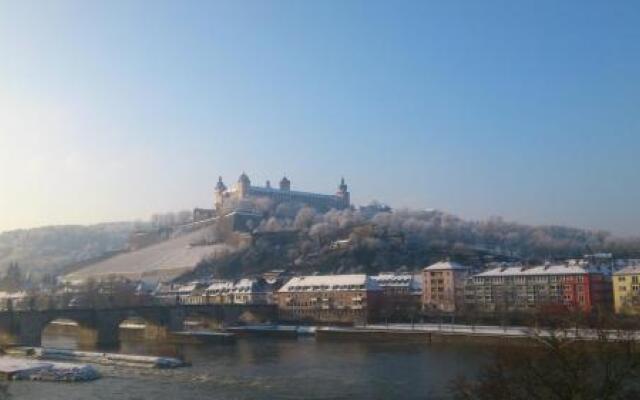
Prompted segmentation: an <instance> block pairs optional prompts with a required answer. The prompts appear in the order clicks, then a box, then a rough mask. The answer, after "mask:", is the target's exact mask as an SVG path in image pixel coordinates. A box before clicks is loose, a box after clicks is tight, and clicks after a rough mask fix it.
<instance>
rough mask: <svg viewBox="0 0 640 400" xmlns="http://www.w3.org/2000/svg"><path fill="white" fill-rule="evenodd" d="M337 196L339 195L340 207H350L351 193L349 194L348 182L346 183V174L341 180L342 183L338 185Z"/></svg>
mask: <svg viewBox="0 0 640 400" xmlns="http://www.w3.org/2000/svg"><path fill="white" fill-rule="evenodd" d="M336 196H337V197H338V199H339V202H340V204H338V208H349V206H350V205H351V198H350V197H351V195H350V194H349V190H348V187H347V184H346V183H344V176H343V177H342V179H341V180H340V185H338V191H337V192H336Z"/></svg>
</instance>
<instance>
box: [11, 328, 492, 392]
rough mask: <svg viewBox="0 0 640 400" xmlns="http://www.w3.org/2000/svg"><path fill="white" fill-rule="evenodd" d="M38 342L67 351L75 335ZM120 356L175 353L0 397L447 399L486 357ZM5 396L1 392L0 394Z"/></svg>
mask: <svg viewBox="0 0 640 400" xmlns="http://www.w3.org/2000/svg"><path fill="white" fill-rule="evenodd" d="M44 344H45V345H48V346H52V347H66V348H72V347H74V346H75V342H74V337H73V336H71V337H69V336H65V335H55V336H51V335H49V336H47V337H45V339H44ZM119 351H120V352H123V353H135V354H155V355H173V356H175V355H179V356H182V357H184V358H185V359H187V360H188V361H190V362H191V363H193V366H191V367H187V368H180V369H175V370H151V369H131V368H120V367H119V368H115V367H104V366H100V367H99V368H100V370H101V372H102V374H103V378H102V379H99V380H97V381H94V382H89V383H71V384H70V383H48V382H10V383H7V384H5V386H4V387H2V389H3V390H4V392H6V393H2V390H0V399H2V398H10V399H20V400H22V399H25V400H30V399H34V400H35V399H38V400H41V399H49V400H57V399H60V400H73V399H83V400H87V399H131V400H134V399H135V400H142V399H145V400H146V399H154V400H162V399H180V400H191V399H205V398H206V399H299V398H306V399H389V398H398V399H446V398H448V388H449V386H450V381H451V379H452V378H454V377H456V376H458V375H460V374H465V375H469V374H473V373H474V372H475V371H476V370H477V367H478V365H480V364H481V363H482V362H483V361H484V360H486V358H487V356H488V354H487V351H486V350H484V349H483V348H482V347H480V346H477V345H475V346H474V345H459V344H431V345H429V344H422V343H417V344H416V343H376V342H368V343H361V342H354V341H344V342H343V341H316V340H315V339H314V338H312V337H306V338H298V339H276V338H260V337H247V338H240V339H238V340H237V341H236V342H235V343H227V344H208V345H178V346H176V345H171V346H157V345H151V344H148V343H141V342H135V341H131V342H123V343H122V345H121V347H120V349H119ZM3 394H4V397H3Z"/></svg>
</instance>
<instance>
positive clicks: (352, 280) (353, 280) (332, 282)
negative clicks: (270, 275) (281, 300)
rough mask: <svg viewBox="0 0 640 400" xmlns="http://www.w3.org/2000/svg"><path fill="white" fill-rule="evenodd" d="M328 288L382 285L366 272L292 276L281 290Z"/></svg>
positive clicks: (319, 289) (318, 289) (359, 287)
mask: <svg viewBox="0 0 640 400" xmlns="http://www.w3.org/2000/svg"><path fill="white" fill-rule="evenodd" d="M326 290H380V286H379V285H378V284H377V282H376V281H375V280H373V279H371V278H369V277H368V276H367V275H364V274H355V275H312V276H298V277H295V278H291V279H290V280H289V282H287V283H286V284H285V285H284V286H283V287H282V288H281V289H280V290H279V292H297V291H326Z"/></svg>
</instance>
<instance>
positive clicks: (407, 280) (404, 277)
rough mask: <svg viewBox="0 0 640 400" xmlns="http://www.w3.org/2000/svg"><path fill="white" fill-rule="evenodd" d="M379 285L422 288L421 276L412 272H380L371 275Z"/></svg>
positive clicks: (413, 288)
mask: <svg viewBox="0 0 640 400" xmlns="http://www.w3.org/2000/svg"><path fill="white" fill-rule="evenodd" d="M371 279H372V280H374V281H375V282H377V283H378V285H379V286H380V287H400V288H401V287H408V288H409V289H411V290H420V289H422V276H421V275H419V274H418V275H413V274H393V273H381V274H378V275H373V276H371Z"/></svg>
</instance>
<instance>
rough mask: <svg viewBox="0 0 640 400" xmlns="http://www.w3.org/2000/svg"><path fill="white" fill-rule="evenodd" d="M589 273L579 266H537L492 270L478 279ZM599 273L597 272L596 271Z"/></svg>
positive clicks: (480, 275) (479, 275)
mask: <svg viewBox="0 0 640 400" xmlns="http://www.w3.org/2000/svg"><path fill="white" fill-rule="evenodd" d="M590 272H595V271H591V270H589V269H586V268H584V267H581V266H579V265H539V266H536V267H530V268H527V267H506V268H494V269H490V270H489V271H485V272H482V273H480V274H478V275H476V276H478V277H500V276H531V275H584V274H588V273H590ZM598 272H599V271H598Z"/></svg>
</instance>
